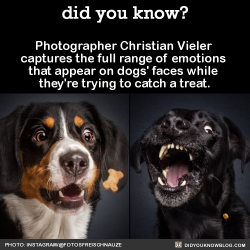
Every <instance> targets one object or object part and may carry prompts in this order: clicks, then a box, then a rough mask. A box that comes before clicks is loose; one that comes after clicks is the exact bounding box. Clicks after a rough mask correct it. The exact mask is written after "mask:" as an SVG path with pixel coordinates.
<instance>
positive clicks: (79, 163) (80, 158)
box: [60, 151, 89, 176]
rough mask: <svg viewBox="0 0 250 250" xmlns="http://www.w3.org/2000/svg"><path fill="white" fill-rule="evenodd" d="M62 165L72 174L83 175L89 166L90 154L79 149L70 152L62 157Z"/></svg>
mask: <svg viewBox="0 0 250 250" xmlns="http://www.w3.org/2000/svg"><path fill="white" fill-rule="evenodd" d="M60 165H61V167H62V168H63V169H64V170H65V171H66V172H67V173H69V174H71V175H74V176H77V175H82V174H83V173H84V172H85V171H86V169H87V168H88V166H89V159H88V155H86V154H84V153H83V152H78V151H77V152H68V153H66V154H64V155H63V156H61V157H60Z"/></svg>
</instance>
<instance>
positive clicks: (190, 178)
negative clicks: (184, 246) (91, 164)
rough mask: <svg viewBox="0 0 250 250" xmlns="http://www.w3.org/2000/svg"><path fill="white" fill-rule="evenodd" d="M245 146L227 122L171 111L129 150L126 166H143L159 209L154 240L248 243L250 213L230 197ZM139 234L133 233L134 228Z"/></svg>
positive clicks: (246, 155) (247, 157)
mask: <svg viewBox="0 0 250 250" xmlns="http://www.w3.org/2000/svg"><path fill="white" fill-rule="evenodd" d="M236 158H238V159H240V160H241V171H242V172H243V171H244V167H245V164H246V163H248V162H249V161H250V143H249V141H248V140H247V139H246V138H245V137H244V135H243V134H242V132H241V130H240V129H239V128H238V127H237V126H236V125H235V124H234V123H233V122H232V121H231V120H230V119H229V118H227V117H223V116H220V115H217V114H214V113H211V112H208V111H204V110H188V109H172V110H170V111H169V112H167V113H166V114H165V115H163V116H162V117H160V118H159V119H158V120H157V121H156V122H155V123H154V124H153V125H152V126H151V128H150V129H148V130H147V131H146V132H145V133H144V134H143V136H142V137H141V139H139V140H138V141H136V142H135V143H134V144H133V146H132V147H131V153H130V164H131V166H132V167H133V168H134V169H135V170H136V172H138V173H140V172H141V164H142V163H143V162H144V161H145V162H146V164H147V167H148V172H149V174H150V178H151V183H150V185H151V188H152V192H153V194H154V196H155V199H156V201H157V204H158V219H157V223H156V225H155V229H154V238H175V239H181V238H182V239H185V238H186V239H187V238H189V239H190V238H192V239H205V238H206V239H208V238H231V239H234V238H235V239H236V238H249V237H250V214H249V212H248V210H247V208H246V206H245V205H244V203H243V202H242V200H241V199H240V198H239V196H237V194H236V192H235V184H234V180H235V174H234V169H233V161H234V160H235V159H236ZM137 230H138V229H137Z"/></svg>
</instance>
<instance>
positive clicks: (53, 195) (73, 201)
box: [40, 183, 88, 209]
mask: <svg viewBox="0 0 250 250" xmlns="http://www.w3.org/2000/svg"><path fill="white" fill-rule="evenodd" d="M40 194H41V196H42V197H43V199H44V200H46V201H47V202H53V204H55V205H58V206H60V208H62V209H77V208H79V207H81V206H82V205H83V204H84V202H86V200H87V196H88V193H87V189H85V190H84V189H81V188H80V187H79V186H78V185H76V184H74V183H72V184H70V185H68V186H65V187H63V188H62V189H60V190H48V189H41V190H40Z"/></svg>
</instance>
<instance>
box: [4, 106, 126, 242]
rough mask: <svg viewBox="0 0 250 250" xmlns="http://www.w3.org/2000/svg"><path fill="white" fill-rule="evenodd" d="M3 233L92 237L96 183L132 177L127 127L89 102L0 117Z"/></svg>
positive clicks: (117, 184) (119, 184) (115, 185)
mask: <svg viewBox="0 0 250 250" xmlns="http://www.w3.org/2000/svg"><path fill="white" fill-rule="evenodd" d="M0 135H1V140H0V193H1V194H2V195H3V196H2V199H1V200H0V220H1V223H0V238H5V239H6V238H8V239H15V238H26V239H28V238H33V239H45V238H46V239H55V238H61V239H80V238H81V239H82V238H87V236H88V228H89V223H90V220H91V217H92V213H93V210H94V208H95V206H96V202H97V201H98V200H99V199H100V198H99V195H100V192H99V181H100V179H102V180H103V183H102V184H103V187H104V189H106V190H111V191H112V192H114V193H115V192H117V191H119V190H121V189H122V188H123V187H124V186H125V184H126V181H127V168H128V166H127V159H128V144H127V139H126V137H125V135H124V134H123V132H122V131H121V130H120V129H119V128H118V127H116V126H115V125H114V124H113V122H111V121H110V120H108V119H106V118H104V117H103V116H102V115H101V114H100V113H99V112H98V111H97V109H96V108H95V106H94V105H92V104H90V103H89V102H79V103H78V102H77V103H73V102H43V103H31V104H29V105H22V106H19V107H17V108H16V109H15V110H14V111H13V112H12V113H10V114H9V115H7V116H6V117H4V118H2V119H0Z"/></svg>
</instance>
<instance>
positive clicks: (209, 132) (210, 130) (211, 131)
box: [204, 124, 213, 135]
mask: <svg viewBox="0 0 250 250" xmlns="http://www.w3.org/2000/svg"><path fill="white" fill-rule="evenodd" d="M204 130H205V132H206V133H208V134H210V135H211V134H213V129H212V127H211V126H210V125H208V124H207V125H205V126H204Z"/></svg>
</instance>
